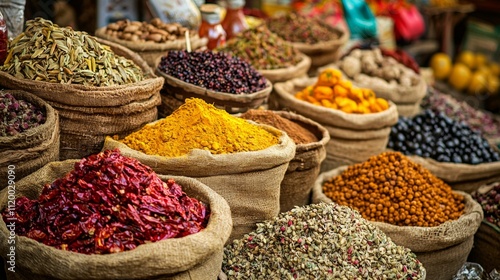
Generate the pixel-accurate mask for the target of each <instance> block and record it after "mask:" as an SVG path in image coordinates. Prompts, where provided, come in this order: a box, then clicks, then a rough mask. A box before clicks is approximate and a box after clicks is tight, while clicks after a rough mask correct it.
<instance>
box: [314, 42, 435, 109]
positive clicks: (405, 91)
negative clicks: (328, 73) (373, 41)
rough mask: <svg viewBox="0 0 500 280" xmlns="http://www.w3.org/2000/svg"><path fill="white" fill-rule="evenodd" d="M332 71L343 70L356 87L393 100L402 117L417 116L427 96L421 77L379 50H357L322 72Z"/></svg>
mask: <svg viewBox="0 0 500 280" xmlns="http://www.w3.org/2000/svg"><path fill="white" fill-rule="evenodd" d="M328 68H334V69H340V70H341V71H342V72H343V73H344V74H345V76H346V78H347V79H349V80H351V81H352V82H353V84H354V85H356V86H359V87H366V88H370V89H372V90H373V91H374V92H375V93H376V94H377V96H379V97H381V98H385V99H387V100H391V101H392V102H394V103H395V104H396V106H398V112H399V115H401V116H413V115H415V114H417V113H418V111H419V108H420V102H421V101H422V99H423V98H424V97H425V95H426V93H427V84H426V82H425V80H424V79H423V78H422V76H421V75H420V74H418V73H416V72H415V70H413V69H411V68H409V67H407V66H405V65H403V64H402V63H400V62H398V61H397V60H396V59H394V58H393V57H391V56H385V55H383V54H382V51H381V50H380V49H378V48H375V49H372V50H370V49H368V50H361V49H354V50H352V51H351V52H350V53H348V54H347V55H346V56H344V57H343V58H341V59H340V60H339V61H337V62H335V63H334V64H329V65H326V66H324V67H321V68H319V69H318V71H319V72H321V71H323V70H325V69H328ZM399 105H403V106H404V107H403V108H404V110H399Z"/></svg>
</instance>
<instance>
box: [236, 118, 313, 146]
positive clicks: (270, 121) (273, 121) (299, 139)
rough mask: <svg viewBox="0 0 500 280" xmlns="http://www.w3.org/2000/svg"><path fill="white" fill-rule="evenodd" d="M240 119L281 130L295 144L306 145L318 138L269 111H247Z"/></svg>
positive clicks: (298, 125) (296, 124)
mask: <svg viewBox="0 0 500 280" xmlns="http://www.w3.org/2000/svg"><path fill="white" fill-rule="evenodd" d="M241 117H242V118H244V119H247V120H252V121H254V122H257V123H260V124H267V125H270V126H273V127H275V128H277V129H279V130H283V131H285V132H286V134H288V136H290V138H292V140H293V142H295V144H297V145H299V144H308V143H313V142H317V141H318V138H317V137H316V136H315V135H314V134H313V133H312V132H311V131H309V130H307V129H306V128H304V127H303V126H301V125H300V124H298V123H296V122H294V121H292V120H289V119H286V118H284V117H281V116H280V115H278V114H276V113H274V112H272V111H269V110H249V111H247V112H245V113H244V114H242V115H241Z"/></svg>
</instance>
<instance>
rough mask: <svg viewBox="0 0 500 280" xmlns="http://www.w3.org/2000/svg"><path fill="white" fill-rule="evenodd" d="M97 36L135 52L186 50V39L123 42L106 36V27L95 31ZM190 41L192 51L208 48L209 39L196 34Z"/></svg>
mask: <svg viewBox="0 0 500 280" xmlns="http://www.w3.org/2000/svg"><path fill="white" fill-rule="evenodd" d="M95 36H96V37H98V38H101V39H104V40H108V41H111V42H114V43H117V44H120V45H122V46H124V47H126V48H128V49H130V50H133V51H135V52H156V51H168V50H180V49H185V48H186V39H185V38H184V37H183V38H182V39H177V40H173V41H170V42H165V43H157V42H151V41H149V42H137V43H136V42H131V41H127V40H122V39H119V38H116V37H114V36H110V35H108V34H106V26H104V27H101V28H99V29H97V30H96V31H95ZM189 39H190V40H189V41H190V42H191V49H193V50H195V49H197V48H199V47H203V46H206V45H207V43H208V39H207V38H200V37H199V36H198V34H196V33H195V34H194V35H193V36H191V37H189Z"/></svg>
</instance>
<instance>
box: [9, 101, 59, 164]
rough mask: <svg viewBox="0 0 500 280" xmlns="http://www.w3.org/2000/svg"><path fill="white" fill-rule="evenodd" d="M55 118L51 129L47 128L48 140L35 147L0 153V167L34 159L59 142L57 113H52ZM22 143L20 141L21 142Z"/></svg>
mask: <svg viewBox="0 0 500 280" xmlns="http://www.w3.org/2000/svg"><path fill="white" fill-rule="evenodd" d="M54 115H55V116H56V118H55V122H54V123H53V125H52V126H51V127H47V131H51V133H50V138H47V139H45V140H44V141H43V142H41V143H38V144H37V145H36V146H30V147H25V148H23V149H19V150H17V151H16V150H5V151H0V167H5V166H7V165H10V164H14V165H15V164H16V163H18V162H20V161H26V160H30V159H33V158H36V157H37V156H39V155H40V153H41V152H44V151H46V150H48V149H49V148H50V147H52V146H53V145H54V143H55V142H56V141H57V142H59V136H60V133H59V129H60V128H59V118H58V114H57V111H54ZM21 141H22V140H21Z"/></svg>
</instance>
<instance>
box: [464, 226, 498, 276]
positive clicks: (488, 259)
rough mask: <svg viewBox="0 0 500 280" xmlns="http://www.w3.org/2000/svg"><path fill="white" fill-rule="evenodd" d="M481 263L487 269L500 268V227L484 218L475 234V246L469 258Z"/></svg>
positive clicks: (488, 270) (471, 260)
mask: <svg viewBox="0 0 500 280" xmlns="http://www.w3.org/2000/svg"><path fill="white" fill-rule="evenodd" d="M467 260H468V261H469V262H475V263H478V264H480V265H481V266H482V267H483V268H484V270H485V271H487V272H490V271H492V270H493V269H495V268H496V269H497V270H500V228H499V227H498V226H495V225H493V224H492V223H488V222H487V221H486V220H483V222H482V223H481V226H480V227H479V229H478V230H477V232H476V234H475V235H474V246H473V247H472V250H471V252H470V254H469V257H468V259H467Z"/></svg>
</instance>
